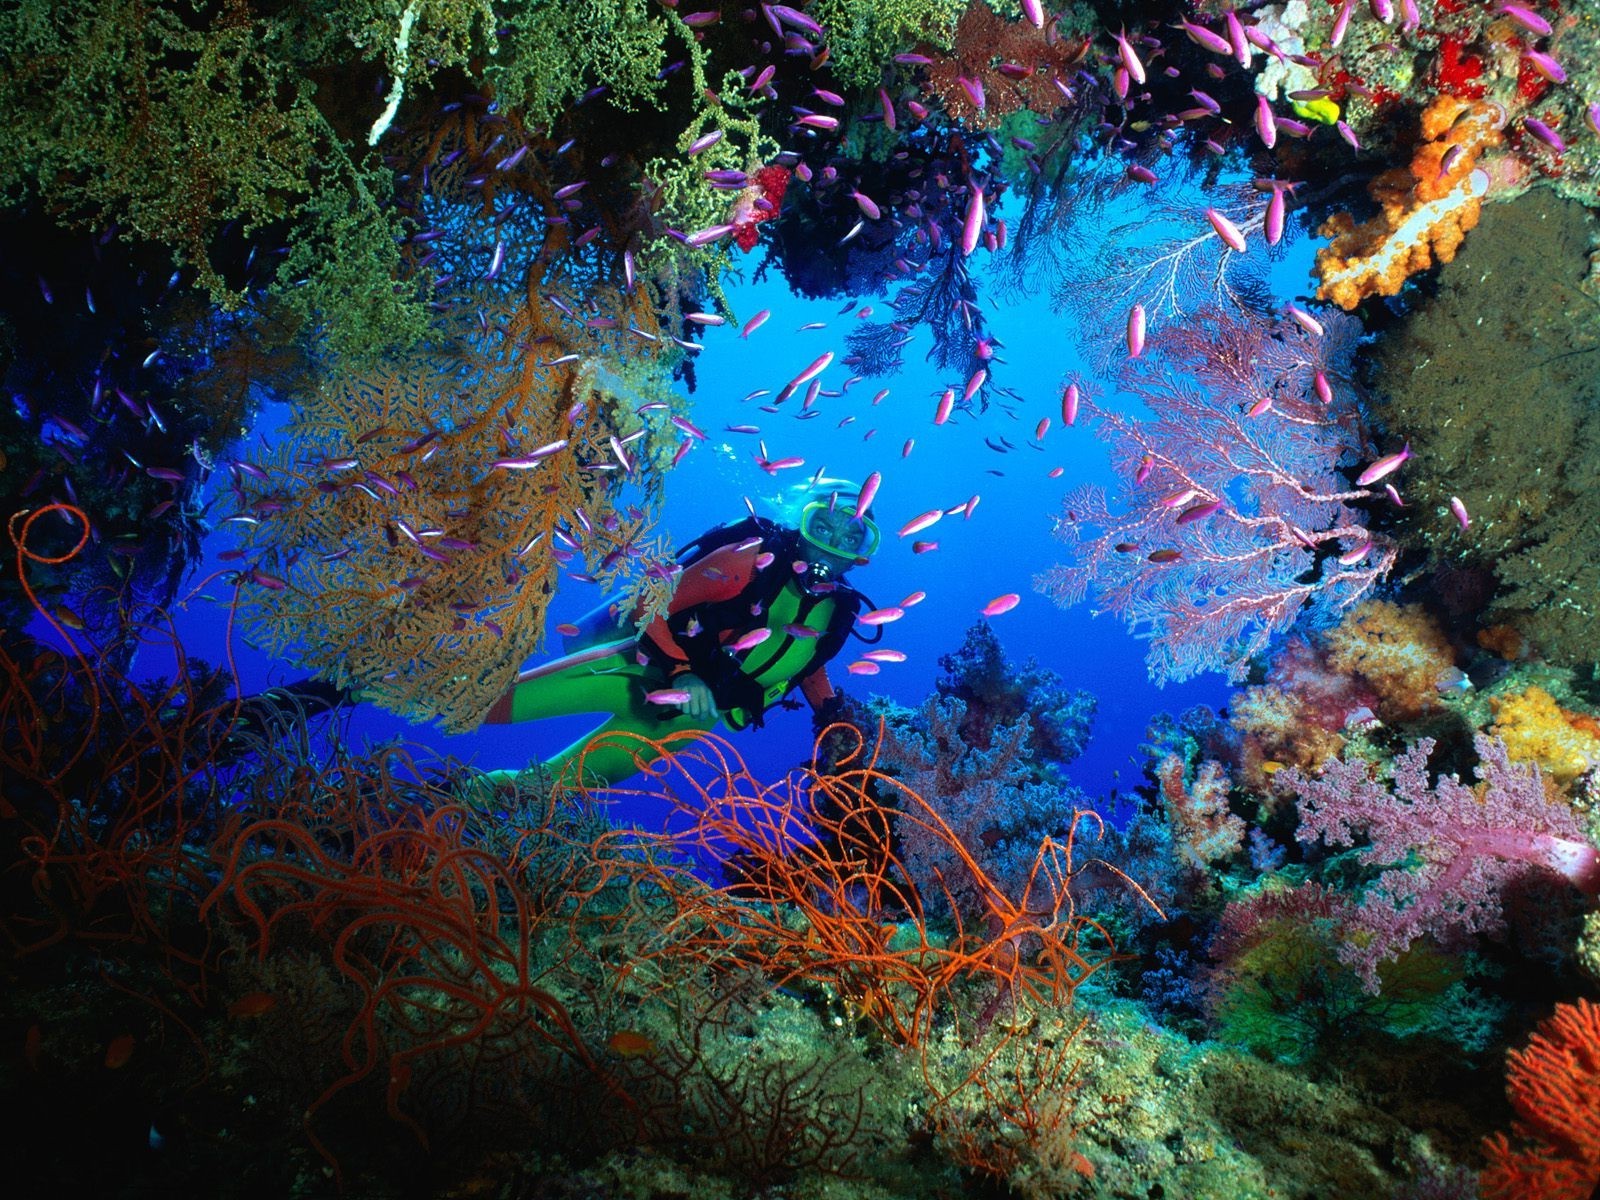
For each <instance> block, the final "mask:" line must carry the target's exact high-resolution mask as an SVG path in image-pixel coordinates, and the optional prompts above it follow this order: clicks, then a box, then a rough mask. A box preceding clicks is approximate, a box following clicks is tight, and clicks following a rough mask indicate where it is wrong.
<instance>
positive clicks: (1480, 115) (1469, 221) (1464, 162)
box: [1317, 94, 1505, 310]
mask: <svg viewBox="0 0 1600 1200" xmlns="http://www.w3.org/2000/svg"><path fill="white" fill-rule="evenodd" d="M1504 121H1505V113H1504V112H1503V111H1502V110H1501V109H1500V108H1499V107H1497V106H1496V105H1493V104H1489V103H1486V102H1482V101H1478V102H1473V101H1469V100H1463V99H1462V98H1460V97H1459V96H1452V95H1448V94H1441V95H1439V96H1437V97H1435V98H1434V100H1433V103H1431V104H1429V105H1428V107H1427V108H1426V109H1424V110H1423V113H1422V131H1421V139H1420V141H1419V143H1418V145H1417V148H1416V151H1415V153H1414V154H1413V155H1412V158H1411V164H1410V166H1407V167H1396V168H1394V169H1393V170H1389V171H1385V172H1383V174H1381V175H1379V176H1378V177H1377V178H1376V179H1374V180H1373V181H1372V183H1371V184H1370V185H1368V188H1367V191H1368V194H1370V195H1371V197H1372V198H1373V200H1375V201H1376V202H1377V203H1378V205H1379V206H1380V207H1381V208H1382V211H1381V212H1380V213H1379V214H1378V215H1377V216H1375V217H1373V218H1372V219H1371V220H1370V221H1367V222H1364V223H1363V224H1361V225H1357V224H1356V223H1355V220H1354V219H1353V218H1352V217H1351V216H1350V214H1348V213H1339V214H1337V215H1336V216H1334V217H1331V218H1330V219H1329V220H1328V221H1327V222H1325V223H1324V224H1323V226H1322V229H1321V230H1320V232H1321V233H1322V235H1323V236H1324V237H1327V238H1330V239H1332V241H1331V243H1330V244H1329V245H1328V247H1327V248H1326V249H1323V250H1321V251H1319V252H1318V253H1317V274H1318V275H1319V276H1320V277H1321V279H1322V285H1321V286H1320V287H1319V288H1318V289H1317V299H1319V300H1331V301H1333V302H1334V303H1335V304H1337V305H1338V306H1339V307H1340V308H1343V309H1346V310H1349V309H1353V308H1355V306H1356V305H1358V304H1360V303H1361V301H1362V300H1363V299H1364V298H1366V297H1367V296H1371V295H1378V296H1393V295H1394V294H1396V293H1397V292H1398V291H1399V290H1400V287H1401V285H1402V284H1403V283H1405V281H1406V277H1407V276H1409V275H1412V274H1414V273H1415V272H1417V271H1424V270H1426V269H1427V268H1429V267H1431V266H1432V265H1433V264H1434V263H1435V262H1441V263H1446V262H1449V261H1450V260H1451V259H1452V258H1454V257H1455V256H1456V251H1457V250H1458V249H1459V248H1460V246H1461V242H1462V240H1463V239H1464V238H1465V237H1466V233H1467V231H1468V230H1469V229H1471V228H1472V227H1473V226H1474V225H1476V224H1477V223H1478V211H1479V208H1480V207H1481V204H1482V200H1483V195H1484V193H1485V192H1486V191H1487V190H1488V186H1489V177H1488V175H1487V173H1486V172H1484V171H1480V170H1477V169H1476V167H1477V161H1478V156H1479V154H1481V153H1482V152H1483V150H1484V149H1485V148H1486V147H1489V146H1495V145H1498V144H1499V143H1500V142H1501V141H1502V137H1501V133H1500V126H1501V125H1502V124H1503V123H1504Z"/></svg>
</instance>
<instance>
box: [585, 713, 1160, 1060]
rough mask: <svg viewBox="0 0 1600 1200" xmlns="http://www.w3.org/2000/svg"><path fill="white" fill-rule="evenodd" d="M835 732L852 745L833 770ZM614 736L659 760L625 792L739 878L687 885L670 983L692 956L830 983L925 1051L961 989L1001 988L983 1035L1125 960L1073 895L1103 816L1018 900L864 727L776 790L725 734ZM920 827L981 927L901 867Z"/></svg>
mask: <svg viewBox="0 0 1600 1200" xmlns="http://www.w3.org/2000/svg"><path fill="white" fill-rule="evenodd" d="M830 735H835V736H842V737H844V738H846V739H849V738H853V739H854V744H853V745H849V746H848V747H847V750H846V752H845V753H843V754H842V755H839V756H838V757H836V759H835V760H834V762H835V765H832V766H824V765H823V761H822V758H821V753H820V751H821V747H822V745H823V744H824V741H825V740H826V739H827V738H829V737H830ZM881 737H882V731H881V729H880V731H879V738H880V740H881ZM615 738H616V739H617V740H620V741H623V742H632V743H635V744H636V745H637V747H638V749H637V754H638V757H639V759H640V761H641V763H648V764H649V765H648V766H647V767H645V768H644V769H645V770H646V771H647V772H648V776H647V780H646V782H644V783H642V784H639V785H637V786H636V787H634V788H631V789H625V791H632V792H635V793H636V794H641V795H646V796H649V797H652V798H664V799H666V800H667V801H668V802H669V803H671V804H672V805H673V806H674V807H675V808H676V809H677V811H678V813H679V814H681V815H682V816H684V817H687V818H688V820H689V823H690V824H689V828H688V829H687V830H686V831H683V832H679V833H676V834H674V835H673V841H674V842H675V844H676V845H678V846H679V847H682V848H687V849H690V850H692V851H694V852H698V853H699V854H701V855H704V856H705V857H708V858H709V859H711V860H712V861H713V862H714V863H717V864H720V865H721V866H722V867H723V869H724V870H726V871H728V872H729V873H730V874H732V875H734V876H735V877H736V882H733V883H731V884H729V885H727V886H725V887H722V888H718V889H715V890H712V889H706V890H702V891H697V892H692V893H684V891H683V889H681V888H677V889H674V890H676V891H677V892H678V893H679V900H680V909H679V914H678V916H677V917H676V918H675V920H673V921H672V922H671V923H670V926H669V928H668V931H667V936H666V937H665V938H664V939H662V945H661V949H660V951H659V952H658V956H659V957H660V958H661V959H663V960H667V961H666V962H665V963H664V965H665V966H667V967H668V973H669V974H671V973H672V968H673V965H674V964H673V962H672V961H671V960H687V963H692V964H693V965H697V966H701V967H704V966H710V967H712V968H713V969H723V970H734V969H739V970H745V971H748V970H749V969H751V968H752V967H753V968H756V969H758V970H760V971H761V972H763V973H764V974H765V975H766V976H767V977H768V978H769V979H771V980H772V982H773V983H774V984H776V985H777V986H804V985H812V986H822V987H825V988H828V989H831V990H832V991H834V992H835V993H836V994H837V996H838V997H839V998H840V999H841V1000H843V1001H844V1002H845V1003H846V1004H847V1005H848V1006H850V1008H851V1009H852V1010H853V1011H854V1012H856V1013H857V1014H858V1015H859V1016H860V1017H861V1018H862V1019H863V1020H865V1021H867V1022H868V1023H869V1024H871V1025H873V1026H874V1027H876V1028H877V1029H878V1030H879V1031H880V1032H881V1033H882V1034H883V1035H884V1036H886V1037H889V1038H891V1039H892V1040H894V1041H896V1042H899V1043H902V1044H905V1045H912V1046H916V1045H920V1044H922V1043H923V1042H924V1040H925V1039H926V1038H927V1036H928V1034H929V1032H930V1030H931V1029H932V1027H933V1023H934V1020H935V1017H936V1015H937V1014H939V1013H941V1012H944V1013H949V1012H950V1008H949V1001H950V1000H951V999H952V998H953V996H954V995H955V993H956V992H957V991H958V990H966V989H968V988H970V987H972V986H973V985H977V986H979V987H980V988H981V987H983V986H985V985H987V987H988V988H989V989H991V991H990V996H991V999H990V1000H989V1002H988V1006H987V1008H986V1009H985V1011H984V1014H983V1015H982V1016H980V1018H979V1021H980V1024H981V1023H983V1022H984V1021H985V1020H987V1019H988V1018H989V1017H992V1016H993V1015H994V1013H995V1012H996V1011H998V1007H999V1006H1000V1005H1001V1004H1002V1003H1006V1002H1009V1001H1010V1000H1012V999H1014V998H1017V997H1020V996H1026V997H1030V998H1033V999H1036V1000H1043V1001H1049V1002H1055V1003H1065V1002H1067V1001H1070V999H1071V998H1072V994H1073V992H1074V991H1075V990H1076V988H1077V987H1078V985H1079V984H1081V983H1082V982H1083V981H1084V980H1085V979H1087V978H1088V977H1089V976H1090V975H1092V974H1093V973H1094V972H1095V971H1097V970H1099V969H1100V967H1102V966H1104V965H1105V964H1106V963H1107V962H1108V961H1110V960H1111V958H1112V957H1114V947H1113V946H1112V944H1111V939H1110V937H1109V936H1108V935H1107V934H1106V931H1105V930H1104V929H1103V928H1102V927H1101V926H1100V925H1099V924H1098V923H1097V922H1096V921H1094V920H1093V918H1091V917H1088V916H1086V915H1084V914H1082V913H1080V912H1079V911H1078V910H1077V907H1076V903H1075V901H1074V899H1073V896H1072V892H1071V888H1070V886H1069V885H1070V883H1071V880H1072V878H1073V876H1074V875H1075V874H1076V873H1077V872H1078V871H1080V870H1082V869H1083V865H1077V864H1075V863H1074V854H1075V850H1076V842H1077V840H1078V836H1079V827H1080V824H1092V825H1094V826H1095V832H1096V833H1098V820H1099V819H1098V817H1096V816H1095V815H1094V814H1093V813H1089V812H1080V813H1078V814H1077V815H1076V817H1075V818H1074V820H1073V822H1072V825H1071V827H1070V828H1069V830H1068V832H1067V834H1066V836H1065V838H1064V839H1063V840H1060V841H1057V840H1055V839H1052V838H1046V839H1045V840H1044V841H1043V842H1042V843H1041V844H1040V846H1039V848H1038V851H1037V853H1036V854H1035V856H1034V860H1033V865H1032V868H1031V870H1030V872H1029V874H1028V879H1027V882H1026V884H1025V885H1024V886H1023V887H1022V889H1021V892H1020V894H1019V895H1008V894H1007V893H1006V892H1005V891H1004V890H1003V889H1002V888H1001V887H1000V885H999V884H998V883H997V882H996V881H995V880H994V879H993V877H992V876H990V875H989V873H988V872H987V871H986V870H985V868H984V866H983V864H982V863H981V862H979V861H978V860H977V859H975V858H974V857H973V855H972V853H971V852H970V851H969V850H968V848H967V846H966V845H965V844H964V843H963V842H962V840H961V839H960V837H959V836H958V835H957V834H956V833H955V832H954V831H953V830H952V829H951V828H950V826H949V825H948V824H946V822H945V821H944V819H943V818H942V817H941V816H940V815H939V813H938V811H937V810H936V809H935V808H934V807H933V806H932V805H930V804H929V803H928V802H927V801H926V800H924V799H923V798H922V797H921V796H920V795H918V794H917V793H916V792H914V791H912V790H911V789H910V788H908V787H906V786H905V785H904V784H902V783H900V782H899V781H898V780H896V779H894V778H892V777H891V776H889V775H888V774H886V773H885V772H884V771H882V770H881V769H880V768H879V767H878V765H877V748H876V745H874V746H872V747H868V746H867V744H866V740H865V738H864V737H863V736H862V734H861V733H860V732H859V731H858V730H856V729H855V728H854V727H853V726H848V725H838V726H833V727H830V729H828V730H825V731H823V733H822V735H821V736H820V737H819V739H818V753H817V755H816V756H815V757H814V758H813V761H812V763H811V765H810V766H808V767H806V768H803V769H799V770H796V771H792V772H790V774H789V775H787V776H786V777H785V778H783V779H782V780H780V781H779V782H777V783H775V784H770V785H764V784H762V783H761V782H760V781H758V780H757V779H756V778H755V776H754V775H753V774H752V773H751V771H750V769H749V768H748V767H747V766H745V764H744V762H743V761H742V760H741V759H740V758H739V755H738V753H737V751H735V750H734V749H733V748H732V746H731V745H729V744H728V743H727V742H726V741H724V740H723V739H721V738H718V737H715V736H710V735H704V734H700V733H695V732H688V733H682V734H673V735H670V736H668V737H665V738H662V739H660V740H651V739H647V738H643V737H639V736H637V735H629V734H619V735H615ZM604 740H606V741H611V740H612V738H611V737H610V736H608V737H607V739H604ZM835 745H837V743H835ZM652 760H653V761H652ZM582 773H583V772H582V771H581V770H580V771H579V772H578V774H579V775H580V776H581V775H582ZM618 790H623V789H613V792H612V794H613V795H615V794H617V791H618ZM907 824H914V825H916V826H918V827H920V829H921V830H922V831H923V832H924V834H925V835H927V836H930V837H932V838H934V839H937V840H938V841H940V842H942V843H944V844H945V845H947V846H948V847H949V848H950V850H951V852H952V853H953V854H954V856H955V857H956V858H957V859H958V860H959V861H960V863H961V865H962V866H963V868H964V869H965V871H966V872H968V873H969V876H970V881H971V882H970V885H969V886H971V887H972V889H973V890H974V891H975V892H976V894H977V895H978V896H979V897H980V898H981V904H982V906H983V908H984V910H985V911H984V915H983V917H982V920H981V922H979V923H971V922H966V921H963V920H961V918H960V916H959V913H960V911H961V908H962V906H961V905H958V904H955V903H952V904H951V907H952V909H954V910H956V911H957V913H958V916H957V925H956V928H955V931H954V933H953V934H951V935H948V936H947V935H944V934H943V933H941V932H940V931H939V930H936V929H933V928H930V926H929V924H928V922H927V920H926V919H925V917H924V906H923V899H922V897H921V896H919V895H918V894H917V890H916V888H915V887H914V886H913V884H912V883H911V881H910V877H909V876H908V874H907V872H906V871H905V868H904V864H903V863H902V862H901V859H900V853H899V849H898V837H897V831H899V830H902V829H903V828H904V827H905V826H906V825H907ZM1101 865H1105V864H1101ZM1128 882H1129V884H1130V886H1133V887H1134V888H1135V890H1136V891H1137V890H1138V888H1137V885H1134V884H1132V881H1131V880H1130V881H1128ZM947 891H948V888H947ZM1140 894H1141V895H1143V893H1142V892H1141V893H1140ZM947 898H949V899H952V901H953V899H954V898H953V897H947ZM967 907H968V908H970V905H968V906H967Z"/></svg>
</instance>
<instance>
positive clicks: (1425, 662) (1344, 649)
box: [1327, 600, 1457, 721]
mask: <svg viewBox="0 0 1600 1200" xmlns="http://www.w3.org/2000/svg"><path fill="white" fill-rule="evenodd" d="M1327 647H1328V663H1329V665H1330V666H1332V667H1333V668H1334V669H1335V670H1336V671H1339V672H1341V673H1344V674H1348V675H1355V676H1358V677H1359V678H1360V679H1361V680H1362V681H1364V682H1365V683H1366V684H1367V685H1368V686H1369V687H1370V688H1371V689H1372V691H1373V692H1374V693H1375V694H1376V695H1377V698H1378V704H1377V706H1376V707H1377V709H1378V715H1379V716H1380V717H1382V718H1384V719H1385V720H1391V721H1395V720H1409V719H1411V718H1413V717H1416V716H1419V715H1420V714H1422V713H1424V712H1427V711H1428V710H1429V709H1431V708H1434V707H1436V706H1437V705H1438V703H1439V686H1440V685H1441V684H1442V683H1448V682H1449V681H1450V680H1451V679H1452V678H1453V677H1455V676H1456V674H1457V672H1456V670H1455V652H1454V651H1453V650H1452V649H1451V648H1450V642H1449V640H1448V639H1447V638H1446V637H1445V636H1444V632H1443V631H1442V630H1441V629H1440V628H1439V626H1438V624H1437V623H1435V621H1434V619H1433V618H1432V617H1431V616H1429V615H1428V614H1427V613H1426V612H1425V611H1423V609H1422V608H1420V607H1419V606H1417V605H1415V604H1406V605H1401V604H1392V603H1390V602H1389V601H1387V600H1368V601H1367V602H1366V603H1364V604H1361V605H1359V606H1357V607H1356V608H1355V609H1354V610H1353V611H1352V612H1351V613H1350V615H1349V616H1347V617H1346V618H1345V619H1344V620H1343V621H1341V622H1340V623H1339V625H1338V627H1337V628H1335V629H1333V630H1332V631H1330V632H1329V633H1328V636H1327Z"/></svg>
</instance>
